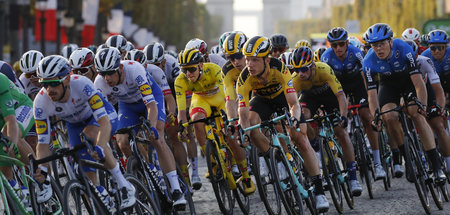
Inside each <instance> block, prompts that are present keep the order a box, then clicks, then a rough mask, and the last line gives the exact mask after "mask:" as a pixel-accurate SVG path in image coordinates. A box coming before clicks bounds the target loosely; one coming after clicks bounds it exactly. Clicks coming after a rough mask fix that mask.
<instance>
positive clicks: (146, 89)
mask: <svg viewBox="0 0 450 215" xmlns="http://www.w3.org/2000/svg"><path fill="white" fill-rule="evenodd" d="M139 91H141V93H142V95H144V96H147V95H150V94H152V88H150V86H149V85H148V84H144V85H142V86H140V87H139Z"/></svg>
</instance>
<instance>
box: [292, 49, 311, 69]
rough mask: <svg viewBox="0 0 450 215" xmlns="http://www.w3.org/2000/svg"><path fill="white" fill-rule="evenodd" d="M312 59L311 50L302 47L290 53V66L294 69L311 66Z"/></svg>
mask: <svg viewBox="0 0 450 215" xmlns="http://www.w3.org/2000/svg"><path fill="white" fill-rule="evenodd" d="M313 57H314V56H313V52H312V51H311V49H310V48H308V47H306V46H303V47H300V48H297V49H295V51H294V53H292V55H291V61H290V64H291V65H292V67H293V68H294V69H298V68H301V67H306V66H309V65H311V64H312V62H313Z"/></svg>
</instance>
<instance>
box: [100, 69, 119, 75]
mask: <svg viewBox="0 0 450 215" xmlns="http://www.w3.org/2000/svg"><path fill="white" fill-rule="evenodd" d="M116 71H117V70H112V71H103V72H100V75H101V76H107V75H113V74H114V73H116Z"/></svg>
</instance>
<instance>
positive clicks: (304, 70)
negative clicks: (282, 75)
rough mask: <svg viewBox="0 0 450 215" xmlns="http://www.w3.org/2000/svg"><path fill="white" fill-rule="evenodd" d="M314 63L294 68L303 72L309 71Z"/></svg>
mask: <svg viewBox="0 0 450 215" xmlns="http://www.w3.org/2000/svg"><path fill="white" fill-rule="evenodd" d="M311 65H312V64H309V65H308V66H304V67H300V68H294V71H295V72H301V73H305V72H308V70H309V69H310V68H311Z"/></svg>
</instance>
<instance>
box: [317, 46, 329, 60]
mask: <svg viewBox="0 0 450 215" xmlns="http://www.w3.org/2000/svg"><path fill="white" fill-rule="evenodd" d="M326 50H327V48H325V47H321V48H318V49H317V50H316V51H315V52H314V62H320V58H321V57H322V55H323V53H324V52H325V51H326Z"/></svg>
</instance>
